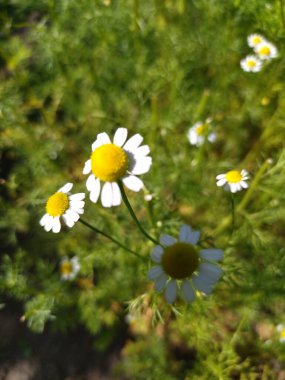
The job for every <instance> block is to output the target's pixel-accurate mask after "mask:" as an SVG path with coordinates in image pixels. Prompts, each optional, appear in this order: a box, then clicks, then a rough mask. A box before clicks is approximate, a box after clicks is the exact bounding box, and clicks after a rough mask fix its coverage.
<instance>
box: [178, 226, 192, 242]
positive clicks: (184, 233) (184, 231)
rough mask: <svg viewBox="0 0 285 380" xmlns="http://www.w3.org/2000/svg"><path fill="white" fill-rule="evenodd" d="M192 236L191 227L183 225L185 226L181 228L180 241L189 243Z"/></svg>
mask: <svg viewBox="0 0 285 380" xmlns="http://www.w3.org/2000/svg"><path fill="white" fill-rule="evenodd" d="M190 234H191V227H190V226H188V225H186V224H183V226H181V227H180V232H179V241H182V242H184V243H187V242H188V238H189V237H190Z"/></svg>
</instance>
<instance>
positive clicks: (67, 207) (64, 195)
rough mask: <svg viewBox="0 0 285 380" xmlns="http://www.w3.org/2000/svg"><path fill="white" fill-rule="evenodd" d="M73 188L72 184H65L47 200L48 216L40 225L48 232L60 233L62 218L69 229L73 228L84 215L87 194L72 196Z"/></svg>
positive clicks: (46, 215)
mask: <svg viewBox="0 0 285 380" xmlns="http://www.w3.org/2000/svg"><path fill="white" fill-rule="evenodd" d="M72 187H73V184H72V183H67V184H65V185H64V186H63V187H61V188H60V189H59V190H58V191H57V192H56V193H55V194H53V195H52V196H50V197H49V199H48V200H47V203H46V214H45V215H44V216H43V217H42V218H41V220H40V225H41V226H42V227H44V229H45V230H46V231H47V232H48V231H52V232H54V233H58V232H59V231H60V229H61V224H60V218H62V219H63V221H64V222H65V224H66V225H67V226H68V227H73V226H74V224H75V222H77V221H78V219H79V214H83V212H84V210H83V209H84V204H85V202H84V201H83V199H84V198H85V194H84V193H77V194H71V193H70V190H71V189H72Z"/></svg>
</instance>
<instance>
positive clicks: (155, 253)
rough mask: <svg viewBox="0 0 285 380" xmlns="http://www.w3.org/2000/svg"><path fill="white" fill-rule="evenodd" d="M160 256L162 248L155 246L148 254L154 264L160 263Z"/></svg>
mask: <svg viewBox="0 0 285 380" xmlns="http://www.w3.org/2000/svg"><path fill="white" fill-rule="evenodd" d="M162 255H163V248H162V247H161V246H160V245H156V246H155V247H154V248H153V250H152V252H151V254H150V257H151V258H152V260H153V261H154V262H155V263H160V261H161V257H162Z"/></svg>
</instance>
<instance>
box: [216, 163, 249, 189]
mask: <svg viewBox="0 0 285 380" xmlns="http://www.w3.org/2000/svg"><path fill="white" fill-rule="evenodd" d="M216 179H217V186H225V188H226V189H229V190H230V191H231V192H232V193H236V192H237V191H240V190H242V189H246V188H248V184H247V182H246V180H247V179H249V176H248V172H247V171H246V170H244V169H243V170H242V171H241V172H240V171H238V170H230V171H229V172H227V173H224V174H219V175H217V177H216Z"/></svg>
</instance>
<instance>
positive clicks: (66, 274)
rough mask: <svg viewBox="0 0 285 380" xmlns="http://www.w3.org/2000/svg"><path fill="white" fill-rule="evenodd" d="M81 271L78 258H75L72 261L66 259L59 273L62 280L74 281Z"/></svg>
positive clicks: (61, 264) (62, 262)
mask: <svg viewBox="0 0 285 380" xmlns="http://www.w3.org/2000/svg"><path fill="white" fill-rule="evenodd" d="M79 270H80V264H79V261H78V258H77V257H76V256H74V257H73V258H72V259H68V258H67V257H64V258H63V259H62V260H61V262H60V266H59V271H60V275H61V279H62V280H73V279H74V278H75V277H76V275H77V273H78V272H79Z"/></svg>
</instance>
